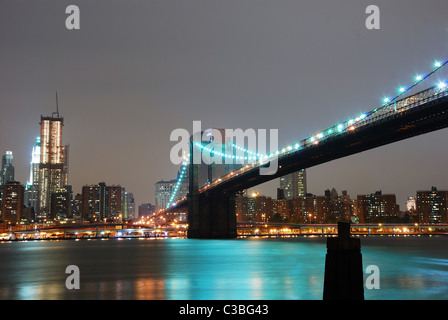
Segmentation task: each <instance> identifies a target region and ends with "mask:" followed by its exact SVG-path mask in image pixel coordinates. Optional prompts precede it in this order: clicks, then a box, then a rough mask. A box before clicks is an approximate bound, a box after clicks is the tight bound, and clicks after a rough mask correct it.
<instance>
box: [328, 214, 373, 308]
mask: <svg viewBox="0 0 448 320" xmlns="http://www.w3.org/2000/svg"><path fill="white" fill-rule="evenodd" d="M323 299H324V300H364V281H363V270H362V255H361V241H360V239H359V238H353V237H350V223H345V222H339V223H338V236H337V237H331V238H327V255H326V257H325V278H324V294H323Z"/></svg>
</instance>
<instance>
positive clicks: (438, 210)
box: [417, 187, 448, 223]
mask: <svg viewBox="0 0 448 320" xmlns="http://www.w3.org/2000/svg"><path fill="white" fill-rule="evenodd" d="M447 211H448V191H440V190H437V188H436V187H432V188H431V190H430V191H417V214H418V217H419V222H420V223H448V214H447Z"/></svg>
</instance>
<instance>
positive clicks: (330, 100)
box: [0, 1, 448, 208]
mask: <svg viewBox="0 0 448 320" xmlns="http://www.w3.org/2000/svg"><path fill="white" fill-rule="evenodd" d="M131 3H132V1H131ZM68 4H69V3H65V2H61V3H59V2H56V1H54V2H52V1H49V2H45V3H34V2H29V3H14V2H12V1H11V2H8V1H6V2H3V3H2V4H0V37H1V39H2V48H1V49H0V63H1V64H2V70H5V72H3V73H2V74H1V75H0V84H1V86H0V87H1V89H0V90H1V95H0V104H1V105H2V116H1V117H0V119H1V120H0V136H1V137H2V138H1V139H0V150H1V152H2V154H3V153H4V152H5V151H6V150H11V151H13V154H14V167H15V170H16V173H15V176H16V180H18V181H20V182H21V183H22V184H25V183H26V181H27V179H28V175H29V164H30V161H31V150H32V147H33V145H34V143H35V138H36V137H37V136H39V131H40V127H39V119H40V116H41V115H43V116H48V115H51V113H52V112H54V111H55V110H56V101H55V92H56V91H57V92H58V94H59V111H60V114H61V116H62V117H64V129H63V130H64V135H63V144H70V177H69V183H70V184H71V185H73V187H74V190H75V192H76V193H79V192H80V191H81V187H82V186H83V185H90V184H95V183H98V182H100V181H105V182H106V183H107V184H120V185H122V186H124V187H126V190H129V191H130V192H133V193H134V196H135V199H136V203H138V204H140V203H144V202H152V203H154V183H155V182H157V181H159V180H162V179H165V180H168V179H174V178H175V177H176V175H177V171H178V169H179V166H175V165H173V164H172V163H171V162H170V158H169V153H170V149H171V147H172V146H173V145H174V142H171V141H170V133H171V132H172V131H173V130H174V129H176V128H184V129H187V130H189V131H190V132H191V130H192V122H193V121H194V120H201V121H202V122H203V124H204V127H223V128H242V129H247V128H254V129H270V128H278V129H279V146H280V147H281V146H283V145H286V144H289V143H292V142H294V141H296V140H299V139H302V138H305V137H306V136H308V135H310V134H313V133H315V132H317V131H319V130H321V129H324V128H326V127H328V126H331V125H332V124H334V123H337V122H340V121H344V120H346V119H348V118H350V117H352V116H354V115H357V114H359V113H361V112H363V111H367V110H370V109H373V108H374V107H375V106H379V105H380V104H381V102H382V100H381V99H382V98H383V97H384V96H385V95H386V96H387V95H393V94H394V93H395V92H396V89H397V88H398V87H399V86H400V85H406V84H407V83H410V82H411V81H412V79H413V77H414V76H415V74H417V73H419V72H420V73H425V72H428V71H429V70H430V69H431V68H432V63H433V61H434V60H437V59H439V60H445V59H447V58H448V50H447V49H448V45H447V44H446V43H447V42H446V40H447V39H448V23H446V22H445V21H444V20H445V16H444V14H443V13H444V12H446V9H448V5H447V4H445V3H443V2H442V1H428V2H425V3H423V2H421V1H397V2H396V3H394V4H389V3H383V2H380V3H378V6H379V7H380V9H381V29H380V30H374V31H372V30H367V29H366V28H365V26H364V22H365V18H366V14H365V13H364V10H365V7H366V6H367V3H358V2H356V1H345V2H344V5H341V3H328V2H326V1H305V2H303V1H302V2H300V3H292V2H287V1H280V2H279V3H276V4H273V3H269V2H268V1H262V2H257V3H255V2H254V1H245V2H238V3H237V2H226V3H215V2H214V3H213V4H208V3H203V2H199V1H191V2H189V3H184V2H180V1H164V2H153V3H145V4H143V3H140V2H134V3H133V4H134V5H131V6H127V5H126V4H125V3H124V2H123V1H109V2H107V5H106V2H96V3H95V4H91V3H89V2H87V1H77V3H76V4H77V5H78V6H79V8H80V11H81V28H80V30H72V31H69V30H67V29H66V28H65V25H64V22H65V18H66V17H67V15H66V14H65V7H66V6H67V5H68ZM248 17H250V19H248ZM266 17H269V19H266ZM349 18H350V19H349ZM417 22H418V23H417ZM310 28H312V30H313V32H310ZM428 48H429V49H428ZM235 115H238V116H235ZM445 141H446V130H440V131H436V132H433V133H430V134H425V135H423V136H418V137H414V138H412V139H408V140H405V141H401V142H397V143H394V144H391V145H388V146H385V147H380V148H376V149H373V150H370V151H367V152H363V153H360V154H357V155H354V156H350V157H346V158H343V159H339V160H336V161H332V162H331V163H328V164H324V165H320V166H317V167H313V168H309V169H307V183H308V186H307V189H308V192H311V193H314V194H317V195H320V194H323V192H324V190H326V189H331V188H333V187H334V188H336V189H337V190H338V192H341V191H342V190H347V191H348V194H350V195H353V196H355V195H356V194H370V193H373V192H375V191H377V190H382V191H383V192H384V193H395V194H396V195H397V202H398V203H399V204H400V207H401V208H403V206H404V202H405V200H406V198H407V197H408V196H413V195H415V192H416V191H417V190H428V189H430V188H431V186H433V185H434V186H436V187H437V188H438V189H440V190H443V189H448V179H447V174H446V171H445V163H446V160H447V158H448V154H447V151H446V147H445V143H444V142H445ZM278 186H279V183H278V180H275V182H271V183H268V185H267V186H260V187H257V188H254V189H256V190H259V192H260V193H262V194H267V195H273V194H275V191H276V188H277V187H278Z"/></svg>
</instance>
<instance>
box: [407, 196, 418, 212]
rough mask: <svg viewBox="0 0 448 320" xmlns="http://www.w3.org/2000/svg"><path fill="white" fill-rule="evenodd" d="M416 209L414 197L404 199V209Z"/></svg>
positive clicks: (412, 210) (411, 210)
mask: <svg viewBox="0 0 448 320" xmlns="http://www.w3.org/2000/svg"><path fill="white" fill-rule="evenodd" d="M416 209H417V201H416V199H415V197H409V198H408V200H406V211H409V212H415V210H416Z"/></svg>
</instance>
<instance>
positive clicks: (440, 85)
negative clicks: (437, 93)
mask: <svg viewBox="0 0 448 320" xmlns="http://www.w3.org/2000/svg"><path fill="white" fill-rule="evenodd" d="M438 87H439V89H445V88H446V83H445V82H440V83H439V85H438Z"/></svg>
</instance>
